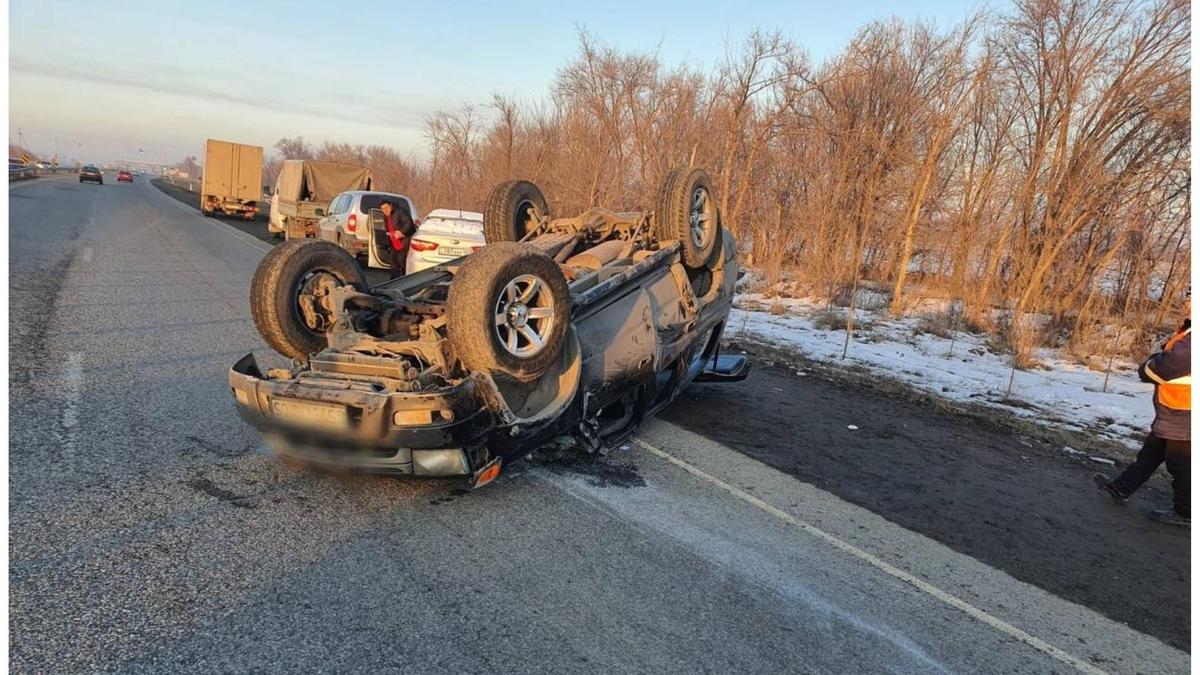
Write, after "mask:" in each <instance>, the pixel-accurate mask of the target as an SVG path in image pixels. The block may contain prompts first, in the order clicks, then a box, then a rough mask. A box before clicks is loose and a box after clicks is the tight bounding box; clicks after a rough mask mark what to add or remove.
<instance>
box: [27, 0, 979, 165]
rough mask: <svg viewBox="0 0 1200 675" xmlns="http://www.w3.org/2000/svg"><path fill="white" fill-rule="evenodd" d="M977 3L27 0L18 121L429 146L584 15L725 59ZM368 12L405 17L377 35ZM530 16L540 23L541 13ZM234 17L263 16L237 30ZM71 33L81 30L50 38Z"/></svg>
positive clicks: (80, 135) (641, 46)
mask: <svg viewBox="0 0 1200 675" xmlns="http://www.w3.org/2000/svg"><path fill="white" fill-rule="evenodd" d="M976 6H977V5H976V4H975V3H962V2H949V1H947V0H918V1H916V2H912V3H906V4H905V6H904V7H903V8H901V9H899V10H897V9H894V8H893V5H892V4H891V3H884V2H882V1H880V0H869V1H866V2H860V3H855V4H854V5H853V6H850V7H838V6H835V5H834V4H833V3H821V4H817V3H809V4H807V5H806V6H801V5H799V4H796V3H788V2H783V1H782V0H761V1H756V2H747V3H740V4H738V5H736V6H732V7H731V6H729V5H726V4H722V3H714V2H697V3H683V2H679V1H673V2H670V3H666V4H649V3H642V4H638V3H632V2H629V3H619V4H618V5H614V6H606V7H595V6H589V7H587V8H570V7H561V6H558V5H556V4H554V3H551V2H537V1H527V2H521V3H518V4H516V5H509V6H506V7H503V8H501V7H490V6H482V5H475V4H474V3H471V4H468V5H460V6H455V7H451V6H443V5H438V6H422V7H409V8H405V9H403V10H401V9H399V8H397V7H395V6H392V5H389V4H387V3H383V2H376V1H368V2H364V3H362V10H361V11H360V12H358V13H356V14H354V15H351V16H347V15H345V13H344V12H343V11H342V10H341V9H339V8H336V7H332V6H327V5H325V4H323V3H313V4H308V5H305V4H304V3H296V5H292V6H289V7H288V8H287V9H288V11H287V12H286V13H279V14H276V13H273V7H272V6H264V5H250V6H240V5H238V4H237V3H234V2H233V1H232V0H214V1H212V2H207V3H205V4H204V6H203V8H200V7H197V6H165V5H163V4H162V3H150V2H145V1H136V0H135V1H133V2H128V3H124V4H122V5H121V6H120V7H119V8H118V7H114V6H101V5H86V4H74V3H71V2H67V1H65V0H36V1H35V0H13V1H12V3H11V5H10V8H9V143H10V144H18V142H19V139H18V130H20V131H21V132H22V134H23V136H24V139H25V141H26V144H27V146H28V150H30V151H31V152H34V153H36V154H38V155H43V156H46V157H49V156H50V155H52V154H53V153H54V151H55V148H56V147H57V150H58V152H59V159H60V161H62V163H64V164H65V163H68V161H81V162H84V163H89V162H90V163H106V162H112V161H114V160H117V159H138V158H139V154H138V150H139V149H141V150H142V153H141V155H140V158H141V159H143V160H145V161H149V162H154V163H158V164H167V165H170V164H174V163H176V162H178V161H180V160H181V159H183V158H184V157H186V156H189V155H194V156H197V157H200V156H201V155H202V153H203V145H204V139H205V138H220V139H223V140H231V141H236V142H241V143H250V144H254V145H261V146H263V148H264V149H265V150H266V152H267V154H268V155H269V154H271V153H272V151H273V146H274V144H275V142H276V141H277V140H278V139H280V138H282V137H294V136H303V137H304V138H305V139H306V140H308V141H309V142H312V143H314V144H319V143H321V142H324V141H331V142H348V143H352V144H360V143H361V144H367V145H370V144H378V145H384V146H388V147H391V148H393V149H394V150H396V151H397V152H399V153H400V154H401V155H403V156H406V157H410V158H415V159H422V158H423V157H424V156H425V148H426V140H425V133H424V122H425V120H426V119H427V118H428V117H429V116H430V115H431V114H433V113H435V112H436V111H438V110H445V109H453V108H458V107H460V106H461V105H463V104H471V105H477V106H479V107H480V108H484V107H486V105H487V103H488V101H489V100H490V97H491V95H492V93H493V92H498V93H501V94H505V95H508V96H514V97H516V98H518V99H520V100H526V101H536V100H539V99H542V98H544V97H546V96H547V95H548V94H549V92H550V86H551V84H552V83H553V80H554V77H555V74H556V72H557V70H558V69H559V68H561V67H562V66H564V65H566V64H567V63H568V62H569V61H570V59H572V58H573V57H574V56H575V54H576V53H577V44H578V32H579V30H581V29H582V30H586V31H588V33H589V34H590V35H591V36H592V37H593V38H595V39H596V40H597V41H599V42H600V43H601V44H604V45H607V46H612V47H614V48H617V49H619V50H621V51H626V52H656V53H657V54H658V55H659V58H660V59H661V60H662V62H663V63H664V65H666V66H667V67H675V66H678V65H683V64H687V65H690V66H692V67H696V68H699V69H701V70H710V69H712V68H713V67H715V66H716V65H717V64H718V63H719V62H720V60H721V59H722V58H723V57H724V55H725V51H726V48H727V46H735V45H736V44H737V43H738V42H740V41H741V40H742V39H744V38H745V37H746V36H747V35H748V34H749V33H751V32H752V31H754V30H755V29H761V30H765V31H773V30H779V31H780V32H782V33H783V34H784V35H786V36H788V37H790V38H792V39H794V40H796V41H797V42H798V43H799V44H800V45H801V46H803V47H804V48H805V49H806V50H807V51H808V52H809V53H810V54H811V55H812V57H813V59H814V60H815V61H818V62H819V61H821V60H824V59H825V58H827V57H828V56H830V55H832V54H834V53H836V52H837V51H839V50H840V49H841V48H842V47H844V46H845V44H846V43H847V42H848V41H849V40H850V38H851V37H853V35H854V33H855V32H856V31H857V30H858V29H859V28H861V27H862V26H863V25H865V24H866V23H868V22H870V21H873V20H886V19H888V18H890V17H893V16H896V17H898V18H900V19H903V20H905V21H915V20H932V21H935V22H936V23H937V24H938V25H943V26H944V25H950V24H953V23H956V22H958V21H960V20H961V19H962V18H964V17H965V16H967V15H968V14H969V13H970V12H971V11H972V10H973V9H974V8H975V7H976ZM297 7H304V8H303V9H297ZM359 18H362V19H364V20H367V21H368V22H369V26H371V27H375V26H396V27H397V28H396V29H395V30H388V31H383V32H381V33H380V34H379V35H378V36H375V35H372V34H369V33H364V30H363V26H360V25H358V23H357V19H359ZM531 18H536V19H537V20H536V21H534V22H533V24H534V25H536V27H537V28H536V30H529V29H528V28H527V27H528V26H529V25H530V24H531V22H530V19H531ZM343 24H344V25H345V29H344V30H334V29H331V28H330V27H332V26H342V25H343ZM230 25H245V26H248V27H249V28H248V29H247V30H246V31H245V32H244V33H243V34H242V35H240V36H239V35H238V34H237V33H235V32H232V31H231V29H230V28H229V26H230ZM446 26H451V27H452V31H453V34H452V35H451V34H448V33H450V30H446V32H443V30H442V29H443V27H446ZM402 27H405V28H402ZM408 27H411V28H408ZM423 36H430V38H429V39H428V41H424V40H423ZM247 38H248V40H247ZM64 44H69V45H72V46H73V48H72V49H70V50H66V51H65V52H64V51H63V50H61V49H47V48H46V47H47V45H64Z"/></svg>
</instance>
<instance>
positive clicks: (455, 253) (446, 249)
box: [438, 246, 471, 258]
mask: <svg viewBox="0 0 1200 675" xmlns="http://www.w3.org/2000/svg"><path fill="white" fill-rule="evenodd" d="M438 253H441V254H442V255H448V256H450V257H451V258H461V257H463V256H464V255H471V249H469V248H457V247H454V246H442V247H440V248H438Z"/></svg>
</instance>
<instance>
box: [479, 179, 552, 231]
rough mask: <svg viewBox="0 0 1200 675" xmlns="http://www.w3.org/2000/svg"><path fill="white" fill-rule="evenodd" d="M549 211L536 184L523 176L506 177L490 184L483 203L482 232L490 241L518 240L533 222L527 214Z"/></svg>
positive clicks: (540, 215) (541, 214)
mask: <svg viewBox="0 0 1200 675" xmlns="http://www.w3.org/2000/svg"><path fill="white" fill-rule="evenodd" d="M530 209H533V211H534V213H535V214H536V217H542V218H544V217H546V216H549V215H550V209H549V207H547V206H546V198H545V197H544V196H542V191H541V190H540V189H539V188H538V186H536V185H534V184H533V183H531V182H529V181H527V180H510V181H507V182H504V183H501V184H499V185H497V186H496V187H494V188H492V191H491V193H490V194H488V198H487V201H486V202H484V205H483V236H484V240H485V241H486V242H487V243H489V244H491V243H493V242H497V241H521V240H522V239H524V238H525V235H527V234H529V232H530V230H532V229H533V226H534V225H535V224H536V223H537V220H536V218H531V217H530V214H529V210H530Z"/></svg>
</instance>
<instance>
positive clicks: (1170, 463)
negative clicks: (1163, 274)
mask: <svg viewBox="0 0 1200 675" xmlns="http://www.w3.org/2000/svg"><path fill="white" fill-rule="evenodd" d="M1191 304H1192V301H1191V291H1188V304H1187V307H1188V309H1187V312H1188V313H1189V314H1190V313H1191ZM1138 375H1140V376H1141V378H1142V381H1143V382H1153V383H1154V423H1153V424H1152V425H1151V426H1150V433H1149V434H1148V435H1147V436H1146V442H1145V444H1143V445H1142V449H1141V451H1140V452H1138V456H1137V460H1135V461H1134V463H1133V464H1130V465H1129V467H1128V468H1126V469H1125V471H1124V472H1123V473H1121V475H1120V476H1117V477H1116V479H1112V480H1110V479H1109V478H1108V476H1105V475H1104V474H1100V473H1098V474H1096V475H1095V476H1093V478H1094V479H1095V481H1096V485H1097V486H1099V487H1100V489H1101V490H1103V491H1104V492H1106V493H1108V495H1109V496H1110V497H1112V500H1113V501H1114V502H1116V503H1118V504H1124V503H1125V501H1126V500H1128V499H1129V497H1130V496H1131V495H1132V494H1133V493H1134V491H1135V490H1137V489H1138V488H1139V487H1141V486H1142V483H1145V482H1146V481H1147V480H1149V478H1150V476H1151V475H1153V474H1154V472H1155V470H1157V469H1158V467H1159V465H1160V464H1164V463H1165V464H1166V465H1167V472H1168V473H1170V474H1171V487H1172V489H1173V490H1174V493H1175V502H1174V505H1173V506H1174V508H1171V509H1161V510H1157V511H1151V512H1150V518H1151V519H1152V520H1156V521H1158V522H1160V523H1165V524H1167V525H1176V526H1179V527H1191V523H1192V478H1191V469H1192V441H1191V438H1192V430H1191V424H1192V322H1191V320H1190V319H1187V320H1185V321H1184V322H1183V325H1182V326H1181V327H1180V328H1179V330H1177V331H1175V334H1174V335H1172V336H1171V339H1170V340H1168V341H1167V343H1166V344H1165V345H1163V348H1162V351H1159V352H1157V353H1155V354H1154V355H1152V356H1151V357H1150V358H1148V359H1146V362H1145V363H1143V364H1142V366H1141V367H1140V368H1138Z"/></svg>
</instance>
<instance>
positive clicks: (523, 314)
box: [508, 302, 529, 328]
mask: <svg viewBox="0 0 1200 675" xmlns="http://www.w3.org/2000/svg"><path fill="white" fill-rule="evenodd" d="M528 323H529V307H527V306H525V305H523V304H521V303H519V302H514V303H512V304H511V305H509V306H508V324H509V325H510V326H512V327H514V328H521V327H522V326H525V325H527V324H528Z"/></svg>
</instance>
